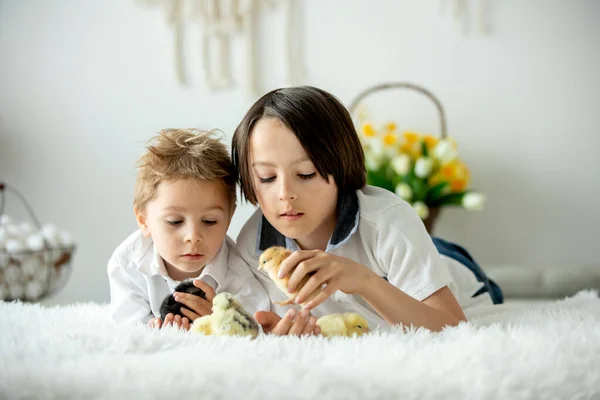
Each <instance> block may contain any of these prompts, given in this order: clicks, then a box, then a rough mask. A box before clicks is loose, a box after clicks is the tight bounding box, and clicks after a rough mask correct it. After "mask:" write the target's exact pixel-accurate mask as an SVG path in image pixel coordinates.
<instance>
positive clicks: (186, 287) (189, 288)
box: [160, 281, 206, 321]
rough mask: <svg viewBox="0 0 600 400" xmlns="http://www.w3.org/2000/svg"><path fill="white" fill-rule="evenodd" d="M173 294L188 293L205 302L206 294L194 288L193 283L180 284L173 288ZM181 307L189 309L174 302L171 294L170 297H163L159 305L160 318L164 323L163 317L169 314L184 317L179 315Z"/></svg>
mask: <svg viewBox="0 0 600 400" xmlns="http://www.w3.org/2000/svg"><path fill="white" fill-rule="evenodd" d="M175 292H180V293H190V294H193V295H196V296H199V297H202V298H203V299H204V300H206V293H204V290H202V289H199V288H197V287H196V286H194V283H193V281H185V282H181V283H180V284H179V285H177V286H176V287H175ZM181 307H183V308H187V309H188V310H189V309H190V308H189V307H187V306H185V305H184V304H181V303H178V302H176V301H175V298H174V297H173V293H171V294H170V295H168V296H167V297H165V299H164V300H163V302H162V304H161V305H160V318H161V319H162V320H163V321H164V320H165V317H166V316H167V314H169V313H171V314H173V315H181V316H182V317H185V315H183V314H182V313H181Z"/></svg>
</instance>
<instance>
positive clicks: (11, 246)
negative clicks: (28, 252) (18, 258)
mask: <svg viewBox="0 0 600 400" xmlns="http://www.w3.org/2000/svg"><path fill="white" fill-rule="evenodd" d="M5 247H6V252H7V253H19V252H22V251H24V250H25V249H26V247H25V243H23V241H22V240H21V239H9V240H7V241H6V246H5Z"/></svg>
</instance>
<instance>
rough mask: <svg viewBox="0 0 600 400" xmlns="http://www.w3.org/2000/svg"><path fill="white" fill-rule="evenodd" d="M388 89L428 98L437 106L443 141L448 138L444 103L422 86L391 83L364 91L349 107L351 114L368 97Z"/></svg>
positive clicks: (407, 83)
mask: <svg viewBox="0 0 600 400" xmlns="http://www.w3.org/2000/svg"><path fill="white" fill-rule="evenodd" d="M387 89H411V90H415V91H417V92H419V93H422V94H424V95H425V96H427V97H428V98H429V99H430V100H431V101H433V103H434V104H435V106H436V108H437V111H438V114H439V117H440V136H441V137H442V139H444V138H445V137H446V136H447V130H446V129H447V128H446V115H445V113H444V108H443V107H442V103H440V101H439V100H438V98H437V97H435V96H434V95H433V93H431V92H430V91H429V90H427V89H425V88H424V87H422V86H419V85H415V84H414V83H409V82H389V83H381V84H379V85H375V86H372V87H370V88H367V89H365V90H363V91H362V92H360V93H359V94H358V96H356V97H355V98H354V100H352V102H351V103H350V106H349V109H350V113H351V114H354V112H355V111H356V108H357V107H358V105H359V104H360V102H361V101H362V100H363V99H364V98H365V97H367V96H368V95H370V94H372V93H374V92H378V91H381V90H387Z"/></svg>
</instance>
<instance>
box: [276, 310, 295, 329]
mask: <svg viewBox="0 0 600 400" xmlns="http://www.w3.org/2000/svg"><path fill="white" fill-rule="evenodd" d="M296 315H297V311H296V310H294V309H291V310H289V311H288V312H287V313H285V315H284V316H283V318H282V319H281V321H279V322H278V323H277V325H276V326H275V327H274V328H273V330H272V331H271V333H273V334H275V335H288V334H289V333H290V328H291V327H292V325H293V323H294V318H295V317H296Z"/></svg>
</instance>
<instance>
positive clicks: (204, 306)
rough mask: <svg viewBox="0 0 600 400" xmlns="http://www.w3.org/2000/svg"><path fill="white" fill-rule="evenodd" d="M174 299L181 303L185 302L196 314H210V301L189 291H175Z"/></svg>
mask: <svg viewBox="0 0 600 400" xmlns="http://www.w3.org/2000/svg"><path fill="white" fill-rule="evenodd" d="M174 297H175V301H176V302H178V303H181V304H185V305H186V306H187V307H188V308H190V309H191V310H193V311H194V312H195V313H196V314H199V315H207V314H212V303H210V302H208V301H206V300H204V299H202V298H200V297H198V296H196V295H193V294H189V293H177V294H176V295H175V296H174Z"/></svg>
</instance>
